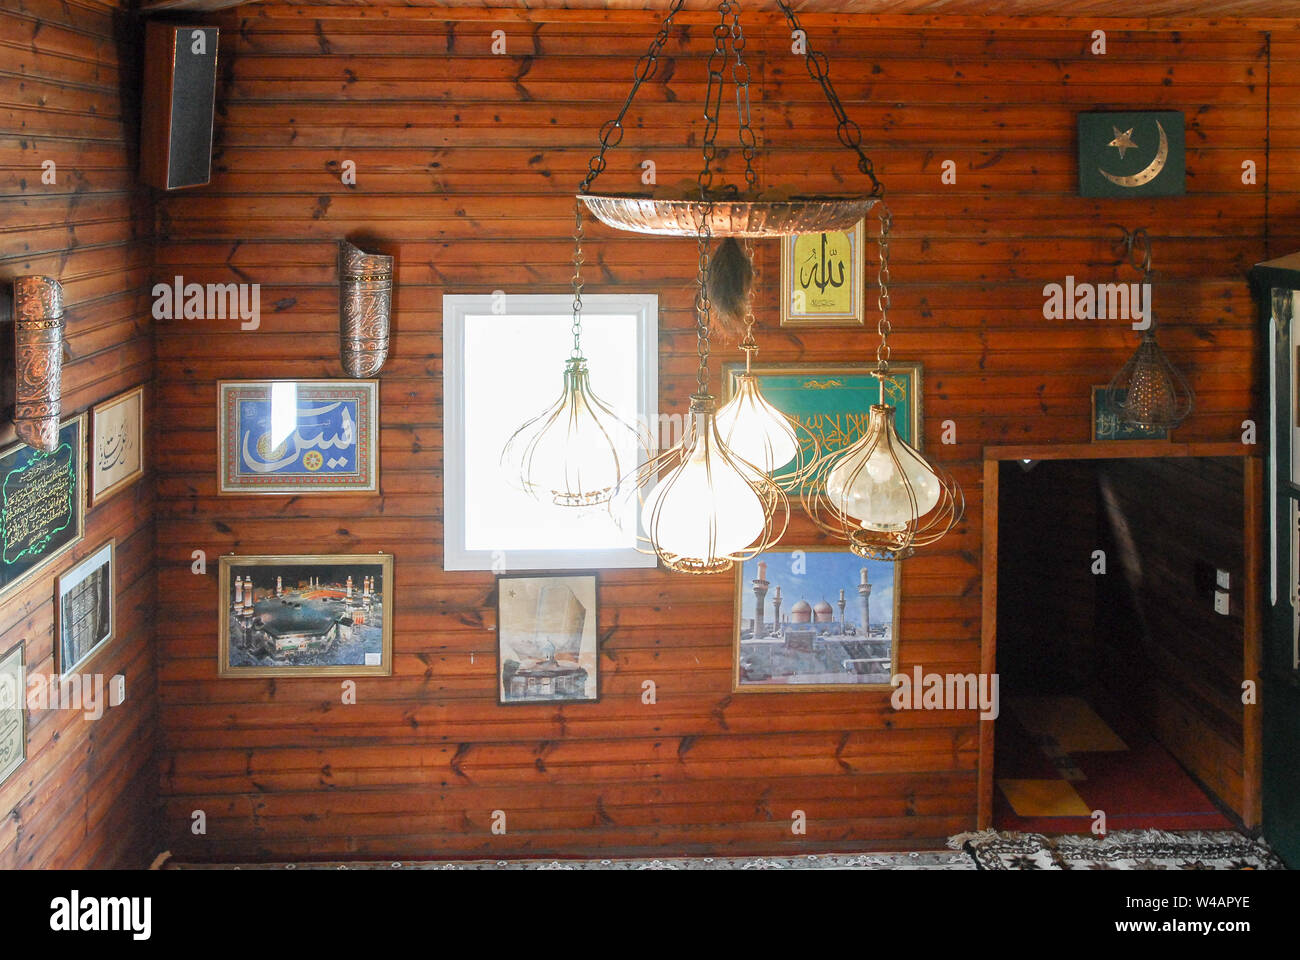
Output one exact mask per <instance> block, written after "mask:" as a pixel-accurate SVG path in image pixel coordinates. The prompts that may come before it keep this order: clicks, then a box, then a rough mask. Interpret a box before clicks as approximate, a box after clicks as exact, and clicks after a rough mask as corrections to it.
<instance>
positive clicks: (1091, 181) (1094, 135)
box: [1079, 110, 1187, 197]
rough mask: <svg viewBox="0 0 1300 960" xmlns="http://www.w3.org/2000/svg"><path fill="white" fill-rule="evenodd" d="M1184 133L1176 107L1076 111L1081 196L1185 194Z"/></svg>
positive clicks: (1180, 116) (1181, 118)
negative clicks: (1130, 110) (1123, 111)
mask: <svg viewBox="0 0 1300 960" xmlns="http://www.w3.org/2000/svg"><path fill="white" fill-rule="evenodd" d="M1183 138H1184V134H1183V115H1182V114H1181V113H1179V112H1178V111H1177V110H1147V111H1142V112H1130V113H1081V114H1079V196H1081V197H1155V196H1178V195H1181V194H1183V193H1186V192H1187V186H1186V179H1187V178H1186V170H1185V160H1184V152H1185V151H1184V143H1183Z"/></svg>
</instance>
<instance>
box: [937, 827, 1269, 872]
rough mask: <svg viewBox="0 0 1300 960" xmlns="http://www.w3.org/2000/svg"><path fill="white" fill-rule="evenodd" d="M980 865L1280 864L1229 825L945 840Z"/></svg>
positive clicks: (1073, 867) (1213, 866) (1238, 867)
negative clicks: (1224, 827)
mask: <svg viewBox="0 0 1300 960" xmlns="http://www.w3.org/2000/svg"><path fill="white" fill-rule="evenodd" d="M948 846H950V847H952V848H953V849H960V850H965V851H966V852H967V853H969V854H970V855H971V857H972V858H973V859H974V860H975V863H976V864H977V866H978V867H979V868H980V869H982V870H1285V869H1286V867H1285V865H1284V864H1283V863H1282V861H1281V860H1280V859H1278V857H1277V855H1276V854H1275V853H1273V851H1272V850H1270V849H1269V847H1268V845H1267V844H1265V843H1264V842H1263V841H1262V840H1252V839H1251V838H1250V837H1247V836H1244V835H1243V834H1240V833H1236V832H1233V831H1230V830H1196V831H1187V832H1181V833H1171V832H1168V831H1164V830H1117V831H1115V832H1114V833H1111V834H1108V835H1106V836H1105V837H1102V838H1096V837H1091V836H1078V835H1067V836H1059V837H1048V836H1044V835H1043V834H1041V833H1013V832H1006V831H996V830H984V831H980V832H979V833H961V834H958V835H957V836H955V837H952V838H950V839H949V840H948Z"/></svg>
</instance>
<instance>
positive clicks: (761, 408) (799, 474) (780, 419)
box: [717, 373, 817, 490]
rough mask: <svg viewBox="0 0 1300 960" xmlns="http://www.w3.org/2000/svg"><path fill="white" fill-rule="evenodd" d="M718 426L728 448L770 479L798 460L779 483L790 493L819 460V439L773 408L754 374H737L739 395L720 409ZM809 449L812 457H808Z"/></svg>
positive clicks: (734, 395)
mask: <svg viewBox="0 0 1300 960" xmlns="http://www.w3.org/2000/svg"><path fill="white" fill-rule="evenodd" d="M717 424H718V435H719V436H720V437H722V442H723V443H725V444H726V445H727V449H729V450H730V451H731V452H732V453H734V454H735V455H736V456H738V457H739V458H740V459H742V460H744V461H745V462H746V463H749V464H752V465H753V466H755V467H757V468H758V469H759V470H761V471H762V472H763V473H766V474H767V475H768V476H771V475H772V474H774V473H776V471H778V470H780V469H781V468H783V467H785V466H787V465H788V464H790V462H791V461H796V462H795V464H794V469H793V470H791V471H790V472H788V473H786V474H785V475H784V476H783V477H781V478H780V479H779V480H777V481H776V482H777V483H779V484H780V485H781V486H782V487H784V488H785V489H787V490H789V489H791V488H793V487H796V486H798V485H799V484H800V483H801V482H802V480H803V478H804V474H805V473H806V471H805V470H804V466H805V464H806V463H808V462H811V461H812V460H814V459H816V456H817V439H816V437H814V436H813V435H812V433H811V432H809V430H808V428H807V427H805V426H803V425H802V424H801V423H799V422H798V421H796V420H794V419H793V418H791V417H788V416H786V415H785V414H784V413H782V412H781V411H780V410H778V409H777V408H776V407H774V406H772V404H771V403H769V402H768V400H767V398H766V397H764V396H763V393H762V391H761V390H760V389H759V387H758V378H757V377H755V376H754V375H753V374H752V373H742V374H739V375H737V377H736V392H735V393H734V394H733V395H732V397H731V399H730V400H728V401H727V402H726V403H725V404H723V405H722V408H721V409H719V410H718V413H717ZM806 449H810V450H811V451H812V455H811V456H807V455H805V453H804V451H805V450H806Z"/></svg>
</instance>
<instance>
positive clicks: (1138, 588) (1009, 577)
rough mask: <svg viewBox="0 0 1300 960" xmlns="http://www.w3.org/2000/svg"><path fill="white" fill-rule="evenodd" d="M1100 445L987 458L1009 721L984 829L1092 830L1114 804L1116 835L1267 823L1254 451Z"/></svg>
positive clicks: (1000, 731)
mask: <svg viewBox="0 0 1300 960" xmlns="http://www.w3.org/2000/svg"><path fill="white" fill-rule="evenodd" d="M1108 446H1111V445H1108ZM1098 452H1099V451H1096V450H1091V449H1090V450H1089V451H1088V454H1090V455H1085V458H1081V459H1068V458H1062V459H1050V458H1049V459H1041V458H1038V457H1031V456H1023V457H1015V458H1009V459H1003V460H996V461H991V462H986V471H985V476H986V489H985V496H986V498H989V497H993V498H995V502H993V503H992V504H990V503H988V502H987V500H986V508H985V516H986V522H988V521H989V520H990V517H989V513H990V510H989V508H990V506H991V507H992V508H993V509H992V511H991V512H992V514H993V516H992V518H991V519H992V522H993V523H996V539H995V541H994V543H995V550H994V553H993V556H992V557H989V556H988V555H987V553H986V561H985V562H986V570H985V583H986V592H988V587H989V581H990V574H991V577H992V584H993V588H992V591H991V592H992V597H991V598H990V597H987V596H986V606H985V618H986V624H985V639H986V646H994V648H995V651H996V652H995V663H994V664H992V665H991V666H994V668H995V669H996V671H997V673H998V675H999V678H1000V699H1001V712H1000V715H999V717H998V719H997V720H996V722H993V723H992V724H991V726H992V727H993V729H992V730H986V731H984V732H985V739H986V740H988V741H991V742H989V743H987V744H986V745H985V746H986V753H987V757H985V758H984V759H983V760H982V762H981V788H982V793H983V795H982V797H981V799H982V801H984V803H982V810H981V813H982V816H981V820H982V821H983V823H984V824H985V825H992V826H994V827H996V828H998V829H1006V830H1021V831H1028V832H1040V833H1086V832H1089V831H1090V830H1091V829H1092V825H1093V823H1094V812H1095V811H1098V810H1100V811H1103V812H1104V813H1105V818H1106V819H1105V829H1106V831H1107V832H1109V831H1113V830H1120V829H1166V830H1180V829H1181V830H1188V829H1226V828H1232V827H1238V826H1242V825H1243V824H1245V825H1253V822H1255V814H1254V811H1255V809H1256V806H1257V802H1258V801H1257V797H1258V764H1257V760H1255V759H1254V758H1253V754H1254V753H1255V752H1256V751H1257V747H1258V739H1257V733H1256V730H1255V726H1254V722H1253V715H1252V711H1251V710H1250V709H1248V708H1246V707H1244V706H1243V704H1242V684H1243V680H1245V679H1246V678H1247V677H1253V675H1254V674H1253V670H1254V669H1256V668H1257V662H1256V663H1253V662H1252V661H1251V658H1250V654H1249V651H1250V650H1251V648H1252V644H1253V643H1255V642H1257V637H1252V638H1251V642H1247V638H1248V637H1249V636H1250V635H1251V634H1252V632H1254V631H1256V630H1257V627H1258V623H1257V620H1256V618H1255V617H1254V616H1253V615H1249V614H1248V610H1249V608H1250V606H1251V603H1252V602H1253V601H1252V598H1253V597H1255V596H1256V594H1255V593H1254V592H1253V591H1254V589H1256V584H1255V583H1254V582H1253V577H1254V569H1253V568H1254V554H1255V551H1254V549H1253V548H1251V549H1248V547H1247V544H1248V541H1249V539H1250V531H1249V530H1248V529H1246V527H1247V526H1250V525H1248V524H1243V517H1244V516H1245V515H1246V500H1247V499H1248V498H1249V493H1248V491H1249V489H1250V480H1251V477H1252V475H1253V473H1254V472H1255V471H1253V470H1252V467H1251V462H1250V461H1249V460H1247V459H1246V458H1244V457H1241V456H1235V457H1190V456H1162V457H1131V458H1130V457H1124V456H1122V455H1121V456H1116V457H1114V458H1098V457H1097V455H1096V454H1097V453H1098ZM1116 452H1121V451H1120V450H1117V451H1116ZM990 480H993V481H994V482H993V483H992V484H990V483H989V481H990ZM990 486H991V487H992V489H990ZM990 562H991V563H992V564H993V565H994V569H993V570H992V571H990V570H988V569H987V565H988V564H989V563H990ZM1225 581H1226V584H1227V586H1226V588H1225V587H1224V586H1223V584H1224V582H1225ZM1216 593H1217V594H1218V595H1219V596H1218V609H1217V610H1216ZM990 599H991V600H992V602H991V603H990V602H989V600H990ZM1224 610H1226V613H1225V612H1220V611H1224ZM990 617H991V618H992V619H993V623H992V625H991V629H990V624H989V623H988V622H987V621H988V619H989V618H990ZM990 640H992V641H993V643H992V644H990V643H989V641H990ZM989 652H990V651H988V650H986V665H987V660H988V659H989V657H988V653H989ZM988 759H992V763H991V764H989V763H987V762H986V761H987V760H988ZM989 767H991V770H990V769H989ZM984 791H987V792H984Z"/></svg>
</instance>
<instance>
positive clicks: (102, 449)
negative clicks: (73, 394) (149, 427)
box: [90, 387, 144, 507]
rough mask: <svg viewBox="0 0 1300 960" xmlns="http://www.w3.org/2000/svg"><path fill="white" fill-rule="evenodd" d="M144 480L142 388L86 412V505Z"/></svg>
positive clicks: (98, 502) (94, 503)
mask: <svg viewBox="0 0 1300 960" xmlns="http://www.w3.org/2000/svg"><path fill="white" fill-rule="evenodd" d="M142 476H144V387H136V388H135V389H134V390H128V391H127V392H126V393H123V394H121V395H120V396H116V397H114V398H113V399H112V400H107V401H105V402H104V403H101V404H99V405H98V406H96V407H95V408H94V409H93V410H91V412H90V505H91V506H92V507H93V506H96V505H98V504H100V503H102V502H103V501H104V500H106V499H108V498H109V497H111V496H112V495H113V494H115V493H117V492H118V491H119V490H122V489H124V488H126V487H129V486H130V485H131V484H133V483H135V482H136V481H137V480H139V479H140V478H141V477H142Z"/></svg>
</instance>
